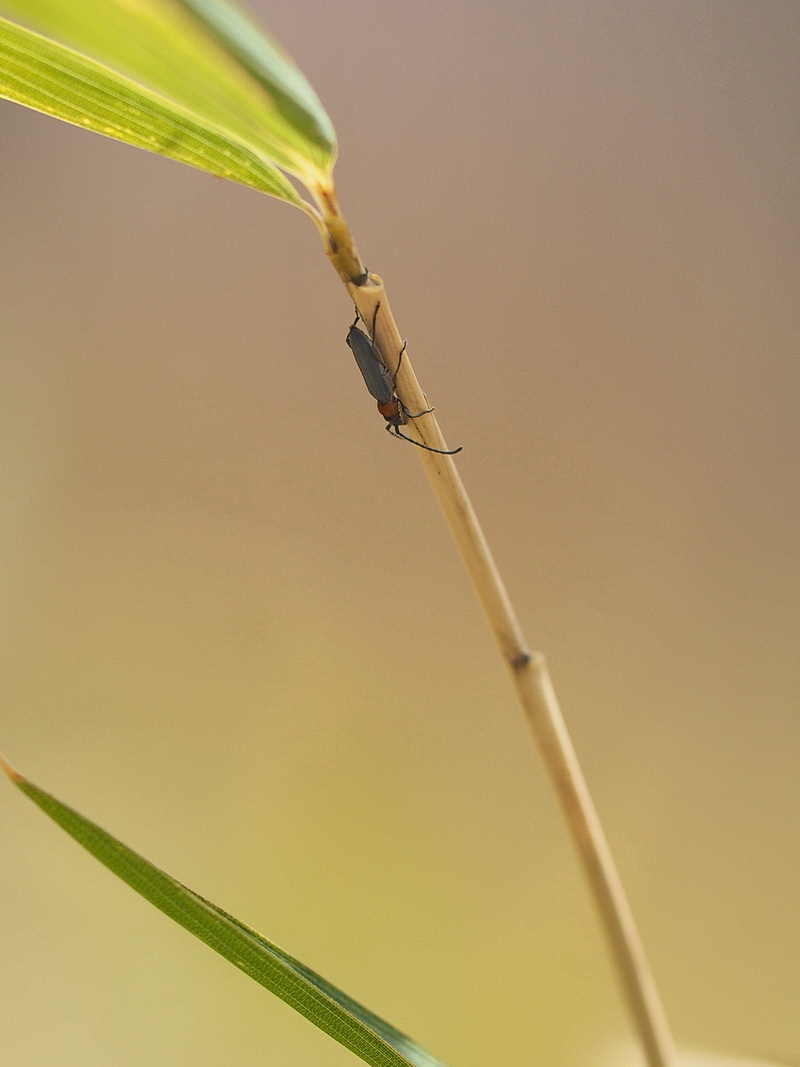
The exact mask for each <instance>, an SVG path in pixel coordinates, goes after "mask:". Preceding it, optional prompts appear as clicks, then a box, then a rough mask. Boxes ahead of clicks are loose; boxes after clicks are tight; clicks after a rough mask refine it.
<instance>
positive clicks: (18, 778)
mask: <svg viewBox="0 0 800 1067" xmlns="http://www.w3.org/2000/svg"><path fill="white" fill-rule="evenodd" d="M0 768H2V770H4V771H5V773H6V774H7V775H8V777H9V778H10V779H11V781H12V782H13V783H14V785H19V784H20V782H24V781H25V779H24V778H23V777H22V775H21V774H20V773H19V771H17V770H15V769H14V768H13V767H12V766H11V764H10V763H9V762H8V760H7V759H6V758H5V756H4V755H3V753H2V752H0Z"/></svg>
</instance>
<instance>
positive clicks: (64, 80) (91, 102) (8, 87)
mask: <svg viewBox="0 0 800 1067" xmlns="http://www.w3.org/2000/svg"><path fill="white" fill-rule="evenodd" d="M0 96H2V97H5V98H6V99H8V100H14V101H15V102H16V103H18V104H24V105H25V106H26V107H30V108H34V109H35V110H37V111H43V112H44V113H45V114H47V115H53V116H55V117H56V118H59V119H63V120H64V121H66V122H71V123H74V124H75V125H76V126H83V127H84V128H85V129H87V130H94V131H95V132H96V133H102V134H105V135H106V136H108V137H115V138H117V139H118V140H120V141H127V142H128V144H132V145H136V147H137V148H145V149H147V150H148V151H150V152H158V153H159V154H161V155H164V156H169V157H170V158H172V159H177V160H178V161H179V162H181V163H188V164H190V165H191V166H193V167H199V168H200V169H201V170H206V171H209V172H210V173H211V174H216V175H218V176H220V177H222V178H231V179H232V180H234V181H238V182H241V183H242V184H243V185H250V186H252V187H253V188H254V189H259V190H260V191H261V192H264V193H268V194H270V195H271V196H277V197H280V198H281V199H283V200H288V201H289V203H292V204H295V205H297V206H298V207H300V206H302V201H301V199H300V197H299V196H298V194H297V192H296V190H295V189H294V187H293V186H292V185H291V184H290V183H289V182H288V181H287V180H286V178H284V176H283V175H282V174H281V173H280V171H278V170H276V169H275V167H273V166H271V165H270V164H269V163H268V162H267V161H265V160H264V159H262V158H260V157H259V156H258V155H256V154H254V153H253V152H252V151H250V150H248V149H247V148H243V147H242V146H241V145H240V144H237V143H236V142H235V141H234V140H232V139H231V138H230V137H227V136H226V135H224V134H222V133H220V132H218V131H216V130H214V129H212V128H210V127H209V126H203V125H201V124H200V123H198V122H196V121H194V120H193V119H192V118H191V117H190V116H189V115H187V114H186V113H185V112H182V111H181V110H179V109H178V108H176V107H174V106H173V105H170V104H169V103H168V102H166V101H164V100H163V99H160V98H159V97H158V96H156V95H155V94H153V93H148V92H146V91H145V90H143V89H141V88H139V87H137V86H135V85H134V84H133V83H131V82H128V81H126V80H125V79H124V78H122V77H120V76H119V75H116V74H114V73H113V72H110V71H108V70H106V69H105V68H104V67H102V66H100V64H98V63H95V62H94V61H92V60H89V59H85V58H84V57H82V56H79V55H77V54H76V53H74V52H71V51H70V50H69V49H67V48H64V47H63V46H62V45H59V44H55V43H53V42H52V41H48V40H47V39H46V38H44V37H40V36H39V35H38V34H34V33H31V32H30V31H29V30H26V29H23V28H22V27H20V26H16V25H14V24H13V23H11V22H7V21H6V20H5V19H0Z"/></svg>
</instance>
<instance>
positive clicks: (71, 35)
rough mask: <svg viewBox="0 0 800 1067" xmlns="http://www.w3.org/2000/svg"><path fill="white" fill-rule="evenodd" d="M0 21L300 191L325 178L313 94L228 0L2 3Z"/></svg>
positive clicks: (326, 157) (323, 134)
mask: <svg viewBox="0 0 800 1067" xmlns="http://www.w3.org/2000/svg"><path fill="white" fill-rule="evenodd" d="M0 13H3V14H6V15H8V16H10V17H11V18H14V19H15V20H18V21H20V22H22V23H24V24H25V25H26V26H27V27H29V28H31V29H34V30H37V31H39V32H41V33H42V34H44V35H45V36H46V37H48V38H51V39H53V40H55V41H58V42H59V43H61V44H65V45H67V46H68V47H70V48H73V49H75V50H76V51H77V52H79V53H81V54H83V55H86V56H89V57H91V58H93V59H95V60H96V61H98V62H100V63H102V64H103V65H104V66H106V67H108V68H110V69H111V70H113V71H116V72H117V73H119V74H121V75H124V76H125V77H126V78H127V79H129V80H130V81H132V82H134V83H136V84H137V85H140V86H141V87H142V88H144V89H148V90H150V91H151V92H154V93H156V94H157V95H159V96H162V97H164V98H165V100H167V101H170V102H171V103H173V104H174V105H176V106H177V107H179V108H180V109H182V110H183V111H185V112H186V113H188V114H190V115H191V116H193V118H194V119H195V121H197V122H199V123H200V124H201V125H204V124H206V123H208V124H209V125H210V126H211V127H212V128H214V129H216V130H218V131H224V132H226V133H227V134H228V135H229V136H230V137H231V138H232V139H233V140H235V141H238V142H239V143H240V144H242V145H244V146H248V147H249V148H250V149H251V150H252V151H254V152H256V153H258V154H260V155H263V156H264V157H266V158H267V159H269V160H270V161H271V162H273V163H275V164H277V166H279V167H281V168H283V169H284V170H287V171H288V172H289V173H292V174H294V175H296V176H298V177H299V178H300V179H301V180H302V181H304V182H305V183H306V184H307V185H308V184H309V183H310V184H311V185H320V184H323V185H324V184H325V181H326V179H327V178H329V176H330V172H331V169H332V167H333V162H334V159H335V153H336V147H335V134H334V131H333V127H332V126H331V123H330V119H329V118H328V116H327V114H326V113H325V110H324V109H323V107H322V105H321V104H320V102H319V99H318V98H317V96H316V94H315V93H314V90H313V89H312V88H311V86H310V85H309V84H308V82H307V81H306V79H305V77H304V76H303V74H302V73H301V72H300V70H298V68H297V67H296V66H295V64H294V63H293V62H292V60H291V59H290V58H289V56H288V55H287V54H286V53H285V52H284V51H283V49H282V48H281V47H280V46H279V45H278V44H277V43H276V42H275V41H273V40H272V39H271V38H270V37H269V36H268V35H267V34H266V32H265V31H264V30H262V29H261V28H260V27H259V26H258V24H257V23H256V22H254V21H253V20H252V19H251V18H250V17H249V16H248V15H247V14H246V13H245V12H244V11H243V10H242V9H241V8H239V7H237V6H235V5H234V4H233V3H231V2H229V0H136V3H131V2H130V0H0Z"/></svg>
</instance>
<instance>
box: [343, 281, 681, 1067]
mask: <svg viewBox="0 0 800 1067" xmlns="http://www.w3.org/2000/svg"><path fill="white" fill-rule="evenodd" d="M361 280H362V279H359V281H361ZM346 284H347V288H348V291H349V293H350V295H351V297H352V298H353V301H354V303H355V304H356V306H357V307H358V310H359V312H360V314H361V316H362V318H363V320H364V322H365V323H372V322H373V321H374V322H375V339H376V341H377V342H378V345H379V347H380V350H381V352H382V353H384V356H385V358H388V357H387V356H386V354H388V353H399V352H400V350H401V347H402V340H401V337H400V334H399V332H398V330H397V326H396V324H395V321H394V318H393V317H392V313H391V309H390V307H389V303H388V300H387V298H386V293H385V290H384V288H383V282H382V281H381V279H380V278H379V277H378V276H377V275H374V274H366V275H365V279H364V280H363V284H360V285H357V284H353V283H346ZM378 304H380V310H379V313H378V314H377V316H376V315H375V308H376V306H377V305H378ZM389 369H390V370H394V369H395V368H394V366H392V367H390V368H389ZM396 389H397V395H398V396H399V397H400V399H401V401H402V402H403V404H404V405H405V406H406V408H407V409H408V410H409V411H423V410H424V409H426V408H428V407H429V406H430V405H429V403H428V401H427V398H426V396H425V394H424V393H423V392H422V389H421V388H420V385H419V382H418V381H417V378H416V376H415V374H414V370H413V367H412V366H411V361H410V359H409V358H407V356H406V357H404V358H403V360H402V362H401V365H400V369H399V373H398V375H397V382H396ZM404 429H405V430H406V431H407V432H409V433H411V434H412V435H413V436H414V437H415V438H416V439H417V440H419V441H420V442H422V443H424V444H428V445H431V446H433V447H434V448H439V449H446V448H447V445H446V443H445V441H444V438H443V437H442V434H441V432H440V430H439V427H438V425H437V423H436V419H435V418H434V416H433V415H425V416H423V417H422V418H417V419H414V420H413V421H410V422H409V423H408V425H407V426H406V427H404ZM415 451H417V452H418V454H419V458H420V460H421V462H422V465H423V467H424V468H425V473H426V474H427V476H428V479H429V481H430V483H431V486H432V488H433V491H434V493H435V495H436V498H437V500H438V501H439V505H440V506H441V508H442V511H443V512H444V516H445V519H446V520H447V523H448V525H449V527H450V531H451V533H452V535H453V537H454V538H455V541H456V544H457V546H458V550H459V552H460V553H461V558H462V559H463V561H464V564H465V566H466V568H467V571H468V573H469V576H470V578H471V579H472V583H473V585H474V586H475V590H476V592H477V594H478V598H479V599H480V601H481V604H482V605H483V609H484V611H485V612H486V616H487V618H488V620H489V625H490V626H491V628H492V631H493V632H494V635H495V637H496V639H497V642H498V644H499V645H500V650H501V652H502V655H503V658H504V659H505V661H506V663H507V664H508V666H509V668H510V670H511V673H512V677H513V679H514V684H515V686H516V689H517V693H518V695H519V699H520V702H521V704H522V707H523V709H524V711H525V714H526V716H527V718H528V722H529V724H530V726H531V729H532V730H533V734H534V736H535V738H536V742H537V745H538V747H539V750H540V751H541V754H542V757H543V759H544V762H545V765H546V767H547V769H548V772H549V774H550V777H551V779H552V782H553V785H554V787H555V790H556V793H557V794H558V798H559V801H560V802H561V806H562V808H563V810H564V814H565V815H566V819H567V822H568V824H569V827H570V830H571V831H572V835H573V838H574V840H575V844H576V846H577V849H578V853H579V855H580V858H581V861H582V863H583V866H584V869H585V871H586V874H587V876H588V879H589V883H590V886H591V889H592V891H593V893H594V896H595V899H596V901H597V905H598V907H599V909H600V914H601V918H602V921H603V925H604V928H605V930H606V934H607V937H608V941H609V944H610V947H611V951H612V954H613V957H614V959H615V961H616V964H617V968H618V971H619V974H620V978H621V981H622V986H623V989H624V992H625V995H626V997H627V1000H628V1004H629V1007H630V1010H631V1013H632V1016H633V1020H634V1023H635V1026H636V1029H637V1030H638V1033H639V1036H640V1039H641V1042H642V1045H643V1048H644V1051H645V1055H646V1058H647V1063H648V1064H649V1067H675V1063H676V1058H675V1049H674V1045H673V1041H672V1037H671V1035H670V1031H669V1026H668V1024H667V1020H666V1016H665V1014H664V1010H663V1007H662V1005H661V1001H660V998H659V995H658V991H657V989H656V986H655V983H654V981H653V977H652V974H651V972H650V968H649V966H648V963H647V959H646V957H645V954H644V949H643V947H642V943H641V940H640V938H639V934H638V932H637V929H636V925H635V923H634V920H633V915H632V913H631V910H630V906H629V904H628V900H627V897H626V896H625V892H624V890H623V888H622V883H621V881H620V878H619V874H618V872H617V869H616V866H615V864H614V860H613V858H612V856H611V852H610V850H609V847H608V844H607V842H606V839H605V835H604V833H603V829H602V826H601V824H600V820H599V818H598V815H597V812H596V810H595V807H594V804H593V803H592V799H591V796H590V794H589V790H588V787H587V785H586V781H585V779H584V777H583V773H582V771H581V768H580V764H579V763H578V758H577V756H576V754H575V750H574V748H573V746H572V741H571V740H570V737H569V733H568V731H567V728H566V725H565V723H564V718H563V716H562V714H561V710H560V708H559V706H558V701H557V700H556V695H555V691H554V689H553V685H552V682H551V681H550V676H549V674H548V671H547V666H546V664H545V660H544V656H543V655H541V654H540V653H531V652H530V650H529V648H528V645H527V642H526V640H525V637H524V634H523V632H522V629H521V627H520V625H519V622H518V620H517V617H516V614H515V612H514V608H513V606H512V604H511V601H510V600H509V597H508V594H507V592H506V589H505V586H504V584H503V580H502V578H501V577H500V574H499V572H498V570H497V567H496V565H495V562H494V560H493V558H492V554H491V552H490V550H489V546H488V545H487V543H486V539H485V538H484V536H483V531H482V530H481V527H480V524H479V523H478V519H477V516H476V515H475V512H474V511H473V508H472V505H471V503H470V501H469V498H468V496H467V493H466V490H465V488H464V485H463V483H462V481H461V479H460V477H459V475H458V472H457V470H456V467H455V464H454V462H453V460H452V458H451V457H450V456H443V455H439V454H438V453H435V452H428V451H423V450H421V449H417V450H415Z"/></svg>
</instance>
